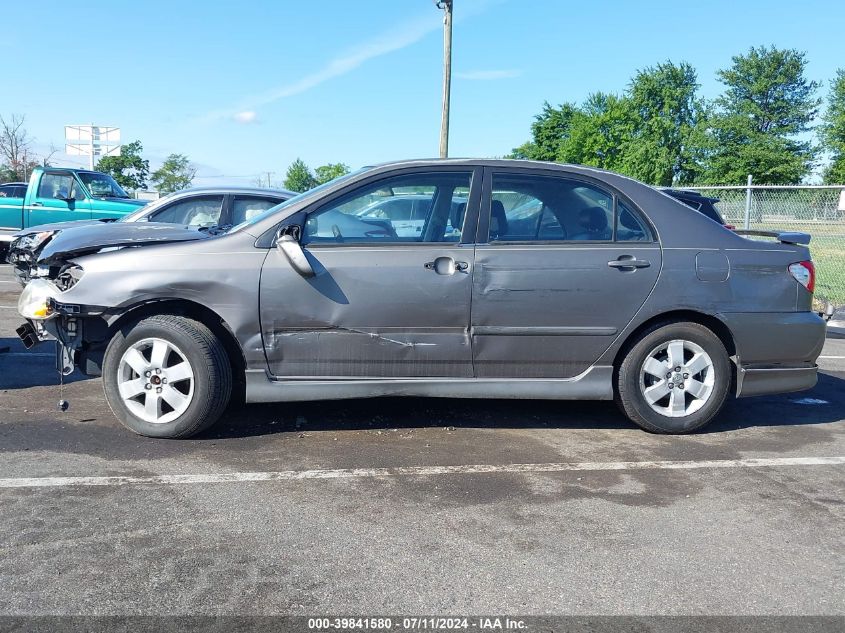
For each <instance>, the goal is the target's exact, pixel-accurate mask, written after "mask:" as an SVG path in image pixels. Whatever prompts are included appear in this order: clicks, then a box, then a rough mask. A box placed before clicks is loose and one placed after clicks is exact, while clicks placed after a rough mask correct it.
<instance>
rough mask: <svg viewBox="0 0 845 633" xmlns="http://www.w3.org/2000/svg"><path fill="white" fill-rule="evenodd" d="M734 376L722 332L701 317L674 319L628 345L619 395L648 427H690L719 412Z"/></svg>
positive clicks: (673, 430)
mask: <svg viewBox="0 0 845 633" xmlns="http://www.w3.org/2000/svg"><path fill="white" fill-rule="evenodd" d="M731 382H732V370H731V361H730V358H729V357H728V352H727V350H726V349H725V346H724V344H723V343H722V341H721V340H720V339H719V337H718V336H716V335H715V334H714V333H713V332H712V331H710V330H709V329H708V328H706V327H704V326H703V325H701V324H699V323H669V324H663V325H659V326H656V327H654V328H652V329H651V330H649V331H647V332H645V333H644V335H643V336H642V337H641V338H640V339H639V340H638V341H637V342H636V343H635V344H634V345H633V347H631V349H630V350H629V351H628V353H627V354H626V356H625V358H624V359H623V361H622V363H621V365H620V366H619V371H618V373H617V380H616V400H617V404H618V405H619V407H620V408H621V409H622V411H623V412H624V413H625V415H627V416H628V418H629V419H630V420H631V421H633V422H634V423H636V424H638V425H639V426H641V427H642V428H644V429H646V430H647V431H652V432H655V433H689V432H691V431H694V430H696V429H699V428H701V427H702V426H704V425H705V424H707V423H708V422H710V420H712V419H713V417H714V416H715V415H716V414H717V413H719V411H720V410H721V409H722V406H723V405H724V403H725V399H726V398H727V395H728V390H729V389H730V385H731Z"/></svg>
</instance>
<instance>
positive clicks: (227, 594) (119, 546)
mask: <svg viewBox="0 0 845 633" xmlns="http://www.w3.org/2000/svg"><path fill="white" fill-rule="evenodd" d="M17 294H18V287H17V285H16V284H15V282H14V281H13V280H12V278H11V273H10V271H9V267H8V266H5V265H4V266H0V348H4V347H8V348H9V349H8V351H7V352H6V353H2V354H0V454H2V455H1V456H0V614H4V615H10V614H11V615H27V614H100V615H102V614H136V613H137V614H146V613H150V614H252V615H255V614H296V615H323V614H337V613H347V614H409V613H414V614H478V613H513V614H523V615H528V614H561V613H566V614H604V615H614V614H643V615H648V614H662V615H676V614H684V615H696V614H710V615H719V614H725V615H759V614H770V615H803V614H806V615H845V594H843V590H842V587H843V586H845V542H843V528H845V522H843V519H845V495H843V492H844V491H845V485H843V483H844V480H845V477H843V475H845V334H835V333H831V334H830V336H829V339H828V341H827V344H826V346H825V348H824V351H823V357H822V359H821V360H820V366H821V367H822V373H821V375H820V379H819V384H818V386H817V387H816V388H815V389H813V390H812V391H809V392H806V393H801V394H790V395H783V396H776V397H768V398H754V399H747V400H742V401H738V402H735V403H733V404H731V405H730V406H729V407H728V408H727V409H726V411H725V412H724V413H723V414H722V415H721V416H720V417H719V418H718V419H717V421H716V422H715V423H714V424H713V425H711V426H710V427H708V428H707V429H706V430H705V431H704V432H702V433H699V434H695V435H692V436H686V437H667V436H657V435H650V434H647V433H645V432H643V431H641V430H639V429H637V428H634V427H633V426H632V425H631V424H629V423H628V422H627V421H625V420H624V419H623V417H622V416H621V415H620V414H619V413H618V412H617V410H616V409H615V407H614V406H613V405H612V404H610V403H566V402H526V401H467V400H457V401H450V400H422V399H406V400H399V399H384V400H369V401H351V402H340V403H325V402H324V403H305V404H299V403H297V404H290V405H272V406H250V407H241V408H234V409H232V410H230V411H229V412H227V413H226V414H225V416H224V418H223V420H222V421H221V423H219V424H218V425H217V426H216V427H215V428H214V429H212V431H211V432H209V433H206V434H205V435H203V436H200V437H198V438H195V439H191V440H181V441H168V440H151V439H146V438H142V437H137V436H134V435H132V434H131V433H130V432H128V431H127V430H125V429H123V427H121V426H120V425H119V424H118V423H117V421H116V420H115V419H114V418H113V416H112V415H111V413H110V411H109V409H108V407H107V405H106V403H105V400H104V398H103V395H102V389H101V385H100V381H99V380H98V379H84V378H83V377H80V376H72V377H71V379H70V380H69V381H68V383H67V384H66V385H65V388H64V395H65V397H66V398H67V399H68V400H69V401H70V405H71V406H70V409H69V410H68V411H67V412H65V413H61V412H59V411H58V410H57V407H56V403H57V401H58V399H59V388H58V386H57V382H58V379H57V375H56V373H55V371H54V370H52V367H53V359H52V357H51V349H50V348H48V347H47V346H42V349H36V350H32V351H31V352H24V350H23V348H22V346H21V345H20V344H19V343H18V342H17V340H16V339H15V335H14V328H15V327H16V326H17V325H18V324H19V319H18V317H17V312H16V311H15V310H14V309H13V308H14V306H15V304H16V300H17ZM80 477H84V478H89V479H84V480H83V479H78V478H80ZM68 478H69V479H68Z"/></svg>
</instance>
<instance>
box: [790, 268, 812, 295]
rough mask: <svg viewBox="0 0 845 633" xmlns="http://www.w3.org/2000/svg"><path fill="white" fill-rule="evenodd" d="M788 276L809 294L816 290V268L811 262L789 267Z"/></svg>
mask: <svg viewBox="0 0 845 633" xmlns="http://www.w3.org/2000/svg"><path fill="white" fill-rule="evenodd" d="M789 274H790V275H792V276H793V277H794V278H795V281H797V282H798V283H799V284H801V285H802V286H804V287H805V288H806V289H807V290H809V291H810V292H813V290H815V288H816V267H815V266H813V262H811V261H806V262H795V263H794V264H790V265H789Z"/></svg>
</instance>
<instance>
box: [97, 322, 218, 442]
mask: <svg viewBox="0 0 845 633" xmlns="http://www.w3.org/2000/svg"><path fill="white" fill-rule="evenodd" d="M103 388H104V389H105V392H106V399H107V400H108V403H109V406H110V407H111V409H112V411H113V412H114V414H115V415H116V416H117V418H118V419H119V420H120V421H121V422H122V423H123V424H124V426H126V427H128V428H129V429H130V430H132V431H134V432H135V433H138V434H140V435H146V436H149V437H166V438H183V437H189V436H191V435H194V434H196V433H198V432H200V431H202V430H204V429H206V428H208V427H210V426H211V425H212V424H214V422H216V421H217V419H218V418H219V417H220V415H221V414H222V413H223V410H224V409H225V408H226V405H227V404H228V402H229V398H230V397H231V393H232V368H231V365H230V363H229V359H228V357H227V355H226V351H225V349H224V347H223V345H222V343H221V342H220V341H219V340H218V339H217V337H215V336H214V334H213V333H212V332H211V331H210V330H209V329H208V328H207V327H206V326H205V325H203V324H202V323H200V322H198V321H194V320H193V319H188V318H186V317H182V316H176V315H156V316H151V317H148V318H145V319H143V320H140V321H138V322H136V323H135V324H134V325H131V326H127V327H125V328H122V329H121V330H120V331H119V332H118V333H117V334H116V335H115V336H114V338H113V339H112V340H111V342H110V343H109V346H108V349H107V350H106V353H105V357H104V358H103Z"/></svg>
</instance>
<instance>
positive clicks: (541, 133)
mask: <svg viewBox="0 0 845 633" xmlns="http://www.w3.org/2000/svg"><path fill="white" fill-rule="evenodd" d="M578 113H579V108H578V106H577V105H575V104H574V103H562V104H561V105H559V106H558V107H557V108H554V107H552V106H551V104H549V102H548V101H546V102H545V103H544V104H543V111H542V112H541V113H540V114H538V115H536V116H535V117H534V123H532V124H531V137H532V140H531V141H529V142H527V143H525V144H523V145H520V146H519V147H517V148H515V149H514V150H513V152H511V154H510V157H511V158H526V159H529V160H548V161H554V160H557V156H558V152H559V150H560V145H561V143H563V142H565V141H566V139H568V138H569V132H570V128H571V126H572V119H573V117H575V115H576V114H578Z"/></svg>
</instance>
